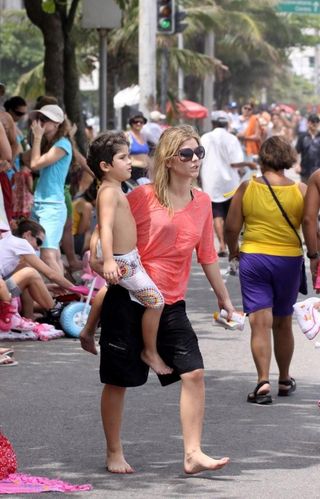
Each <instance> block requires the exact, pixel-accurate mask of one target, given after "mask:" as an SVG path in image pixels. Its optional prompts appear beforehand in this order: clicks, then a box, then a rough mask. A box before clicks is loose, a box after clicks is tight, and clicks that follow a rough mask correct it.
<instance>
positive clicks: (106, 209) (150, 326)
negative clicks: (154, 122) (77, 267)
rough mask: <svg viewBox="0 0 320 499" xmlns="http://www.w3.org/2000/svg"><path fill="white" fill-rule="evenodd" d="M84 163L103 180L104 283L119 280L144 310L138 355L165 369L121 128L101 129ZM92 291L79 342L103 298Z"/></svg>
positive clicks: (158, 299)
mask: <svg viewBox="0 0 320 499" xmlns="http://www.w3.org/2000/svg"><path fill="white" fill-rule="evenodd" d="M87 162H88V165H89V167H90V168H91V170H92V171H93V173H94V174H95V176H96V177H97V178H98V179H99V180H100V181H101V182H102V183H101V186H100V188H99V191H98V196H97V203H96V207H97V220H98V227H99V233H100V241H101V249H102V258H103V276H104V278H105V279H106V281H107V283H108V284H120V286H122V287H124V288H125V289H127V290H128V291H129V292H130V297H131V299H132V300H134V301H137V302H138V303H140V304H141V305H143V306H144V307H145V308H146V310H145V312H144V314H143V317H142V336H143V342H144V349H143V351H142V353H141V358H142V360H143V361H144V362H145V363H146V364H147V365H149V366H150V367H151V368H152V369H153V370H154V371H155V372H156V373H157V374H170V373H171V372H172V369H171V368H170V367H168V366H167V365H166V364H165V363H164V362H163V360H162V359H161V357H160V356H159V354H158V352H157V346H156V345H157V332H158V326H159V322H160V317H161V313H162V310H163V306H164V300H163V297H162V294H161V293H160V291H159V290H158V288H157V286H156V285H155V284H154V282H153V281H152V280H151V278H150V277H149V276H148V274H147V273H146V271H145V270H144V268H143V267H142V265H141V262H140V257H139V254H138V251H137V249H136V245H137V230H136V224H135V220H134V218H133V216H132V213H131V210H130V206H129V203H128V200H127V198H126V196H125V194H124V193H123V191H122V189H121V183H122V182H123V181H125V180H128V179H129V178H130V177H131V159H130V155H129V143H128V140H127V138H126V136H125V134H124V133H123V132H105V133H103V134H102V135H100V136H99V137H97V138H96V139H95V140H94V141H93V142H92V143H91V145H90V147H89V152H88V157H87ZM102 295H103V291H102V292H101V294H100V295H99V293H98V295H97V296H96V298H95V303H94V304H93V307H92V309H91V313H90V315H89V318H88V322H87V324H86V326H85V328H84V329H83V331H82V332H81V336H80V339H81V342H82V344H84V343H86V344H88V343H90V344H91V347H92V348H91V351H92V352H93V353H95V347H94V345H93V334H94V333H93V332H92V331H93V330H92V326H93V325H95V324H96V322H97V319H98V314H99V315H100V309H101V305H102V301H103V297H102Z"/></svg>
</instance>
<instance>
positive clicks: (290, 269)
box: [239, 253, 302, 317]
mask: <svg viewBox="0 0 320 499" xmlns="http://www.w3.org/2000/svg"><path fill="white" fill-rule="evenodd" d="M301 265H302V256H273V255H263V254H260V253H240V264H239V275H240V284H241V294H242V302H243V310H244V312H246V313H247V314H250V313H252V312H257V311H258V310H262V309H264V308H272V313H273V315H274V316H279V317H284V316H286V315H292V313H293V305H294V303H295V302H296V301H297V296H298V292H299V286H300V270H301Z"/></svg>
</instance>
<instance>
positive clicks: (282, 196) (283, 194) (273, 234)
mask: <svg viewBox="0 0 320 499" xmlns="http://www.w3.org/2000/svg"><path fill="white" fill-rule="evenodd" d="M272 189H273V190H274V192H275V194H276V196H277V198H278V199H279V201H280V204H281V205H282V207H283V209H284V211H285V212H286V213H287V216H288V218H289V220H290V221H291V222H292V224H293V225H294V227H295V228H296V230H297V231H298V232H299V228H300V225H301V220H302V211H303V196H302V194H301V191H300V189H299V186H298V184H292V185H285V186H282V185H272ZM242 212H243V216H244V221H245V224H244V235H243V242H242V245H241V248H240V251H242V252H244V253H263V254H266V255H276V256H299V255H302V250H301V247H300V244H299V240H298V238H297V236H296V234H295V233H294V232H293V230H292V229H291V227H290V226H289V225H288V223H287V222H286V220H285V218H284V217H283V215H282V213H281V211H280V210H279V207H278V206H277V204H276V202H275V200H274V199H273V197H272V195H271V193H270V191H269V188H268V186H267V185H266V184H262V183H260V182H257V180H256V179H255V178H253V179H252V180H251V181H250V182H249V184H248V187H247V189H246V191H245V193H244V196H243V200H242ZM299 234H300V233H299ZM300 237H301V234H300Z"/></svg>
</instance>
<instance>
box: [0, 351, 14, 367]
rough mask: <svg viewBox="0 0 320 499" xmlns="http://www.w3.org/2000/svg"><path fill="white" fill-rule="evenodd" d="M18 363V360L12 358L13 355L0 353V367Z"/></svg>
mask: <svg viewBox="0 0 320 499" xmlns="http://www.w3.org/2000/svg"><path fill="white" fill-rule="evenodd" d="M16 365H18V362H17V361H16V360H14V358H13V357H10V356H9V355H4V354H2V355H0V366H2V367H9V366H16Z"/></svg>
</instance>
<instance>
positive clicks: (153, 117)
mask: <svg viewBox="0 0 320 499" xmlns="http://www.w3.org/2000/svg"><path fill="white" fill-rule="evenodd" d="M149 118H150V121H148V123H146V124H145V125H144V127H143V129H142V135H143V136H144V138H145V140H146V141H147V142H148V143H149V144H150V145H151V147H152V148H154V147H155V146H156V145H157V144H158V142H159V139H160V137H161V134H162V132H163V130H164V129H163V128H162V126H161V125H160V124H159V122H160V121H163V120H165V119H166V115H165V114H161V113H160V111H158V110H157V109H155V110H154V111H151V113H150V116H149Z"/></svg>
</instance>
